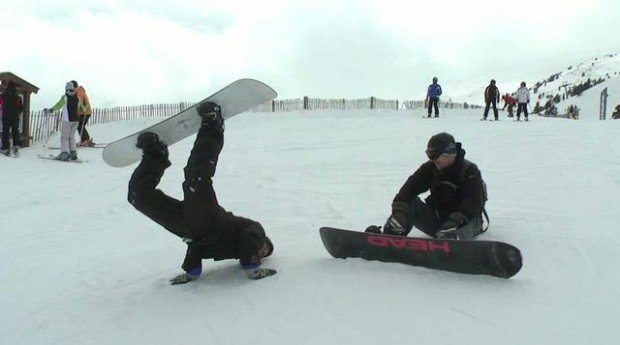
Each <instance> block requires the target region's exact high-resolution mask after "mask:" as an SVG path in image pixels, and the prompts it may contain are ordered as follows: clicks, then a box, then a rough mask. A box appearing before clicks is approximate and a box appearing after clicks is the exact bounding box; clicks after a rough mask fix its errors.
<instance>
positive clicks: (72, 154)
mask: <svg viewBox="0 0 620 345" xmlns="http://www.w3.org/2000/svg"><path fill="white" fill-rule="evenodd" d="M77 159H78V156H77V151H71V152H69V160H70V161H76V160H77Z"/></svg>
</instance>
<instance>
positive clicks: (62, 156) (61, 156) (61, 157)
mask: <svg viewBox="0 0 620 345" xmlns="http://www.w3.org/2000/svg"><path fill="white" fill-rule="evenodd" d="M56 160H59V161H63V162H66V161H68V160H69V152H61V153H60V154H59V155H58V156H57V157H56Z"/></svg>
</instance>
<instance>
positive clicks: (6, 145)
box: [2, 115, 21, 150]
mask: <svg viewBox="0 0 620 345" xmlns="http://www.w3.org/2000/svg"><path fill="white" fill-rule="evenodd" d="M10 135H12V136H13V146H21V140H20V138H19V116H11V115H5V116H3V117H2V149H6V150H8V149H10V148H11V143H10V141H9V140H10V139H9V136H10Z"/></svg>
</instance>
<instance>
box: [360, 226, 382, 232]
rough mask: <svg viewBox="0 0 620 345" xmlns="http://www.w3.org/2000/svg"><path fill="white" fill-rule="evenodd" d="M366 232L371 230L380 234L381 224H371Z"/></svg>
mask: <svg viewBox="0 0 620 345" xmlns="http://www.w3.org/2000/svg"><path fill="white" fill-rule="evenodd" d="M364 232H369V233H372V234H380V233H381V227H380V226H379V225H371V226H369V227H367V228H366V230H364Z"/></svg>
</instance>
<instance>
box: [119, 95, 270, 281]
mask: <svg viewBox="0 0 620 345" xmlns="http://www.w3.org/2000/svg"><path fill="white" fill-rule="evenodd" d="M198 113H199V115H200V116H201V117H202V124H201V127H200V129H199V131H198V134H197V136H196V140H195V142H194V147H193V148H192V151H191V153H190V156H189V159H188V161H187V165H186V166H185V169H184V173H185V180H184V182H183V186H182V187H183V196H184V199H183V200H177V199H175V198H172V197H170V196H168V195H166V194H164V193H163V192H162V191H161V190H159V189H156V187H157V185H158V184H159V181H160V180H161V178H162V176H163V174H164V171H165V170H166V168H168V167H169V166H170V161H169V160H168V148H167V146H166V144H165V143H164V142H163V141H162V140H161V139H160V138H159V136H158V135H157V134H155V133H152V132H144V133H142V134H140V136H138V140H137V143H136V147H138V148H140V149H142V152H143V155H142V161H141V162H140V164H139V165H138V167H137V168H136V170H135V171H134V172H133V175H132V176H131V179H130V181H129V190H128V196H127V198H128V201H129V202H130V203H131V204H132V205H133V206H134V207H135V208H136V209H137V210H138V211H140V212H142V213H143V214H144V215H146V216H147V217H149V218H151V219H152V220H153V221H155V222H156V223H158V224H159V225H161V226H162V227H164V228H165V229H167V230H168V231H170V232H171V233H173V234H174V235H176V236H178V237H180V238H182V239H183V241H184V242H186V243H187V252H186V255H185V260H184V261H183V264H182V266H181V267H182V269H183V270H184V271H185V272H183V273H181V274H179V275H177V276H175V277H174V278H172V279H170V283H171V284H184V283H187V282H190V281H192V280H195V279H197V278H198V277H199V276H200V274H201V273H202V259H214V260H224V259H239V261H240V264H241V267H242V268H243V269H244V270H245V273H246V274H247V276H248V277H249V278H252V279H260V278H264V277H267V276H270V275H273V274H276V271H275V270H273V269H269V268H261V267H260V265H261V259H262V258H264V257H267V256H269V255H271V253H272V252H273V244H272V243H271V240H270V239H269V238H268V237H267V236H266V235H265V231H264V229H263V227H262V226H261V225H260V223H258V222H256V221H254V220H251V219H247V218H243V217H239V216H236V215H234V214H232V213H231V212H227V211H226V210H225V209H224V208H223V207H221V206H220V205H219V204H218V201H217V197H216V195H215V190H214V189H213V180H212V179H213V176H214V175H215V168H216V165H217V161H218V157H219V154H220V152H221V150H222V147H223V145H224V119H223V118H222V115H221V110H220V106H219V105H217V104H215V103H212V102H205V103H203V104H201V105H199V106H198Z"/></svg>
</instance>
